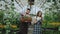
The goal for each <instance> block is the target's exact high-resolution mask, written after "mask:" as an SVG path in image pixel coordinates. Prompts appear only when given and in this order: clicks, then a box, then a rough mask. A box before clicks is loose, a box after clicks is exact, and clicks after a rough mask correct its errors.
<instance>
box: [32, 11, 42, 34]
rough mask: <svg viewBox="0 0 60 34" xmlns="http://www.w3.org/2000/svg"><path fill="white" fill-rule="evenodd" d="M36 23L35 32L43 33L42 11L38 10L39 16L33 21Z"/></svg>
mask: <svg viewBox="0 0 60 34" xmlns="http://www.w3.org/2000/svg"><path fill="white" fill-rule="evenodd" d="M32 22H33V23H34V29H33V34H42V32H41V24H42V12H41V11H38V13H37V16H36V17H34V20H33V21H32Z"/></svg>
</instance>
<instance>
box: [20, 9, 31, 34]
mask: <svg viewBox="0 0 60 34" xmlns="http://www.w3.org/2000/svg"><path fill="white" fill-rule="evenodd" d="M29 13H30V9H29V8H27V10H26V12H25V14H22V17H23V16H27V17H30V15H29ZM28 23H29V22H28V21H24V22H23V21H22V22H21V25H20V34H27V33H28Z"/></svg>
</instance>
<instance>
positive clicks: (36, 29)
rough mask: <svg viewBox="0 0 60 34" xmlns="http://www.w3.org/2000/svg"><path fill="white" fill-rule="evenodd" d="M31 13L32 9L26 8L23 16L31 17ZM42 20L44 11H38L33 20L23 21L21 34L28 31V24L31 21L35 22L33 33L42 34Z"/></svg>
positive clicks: (25, 33)
mask: <svg viewBox="0 0 60 34" xmlns="http://www.w3.org/2000/svg"><path fill="white" fill-rule="evenodd" d="M29 13H30V9H29V8H27V10H26V12H25V14H23V16H28V17H31V16H30V14H29ZM20 19H21V18H20ZM41 20H42V12H41V11H38V13H37V15H36V17H34V18H33V19H32V21H31V22H28V21H25V22H21V25H20V32H19V34H27V33H28V24H29V23H32V24H33V23H34V30H33V34H41V22H42V21H41Z"/></svg>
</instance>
